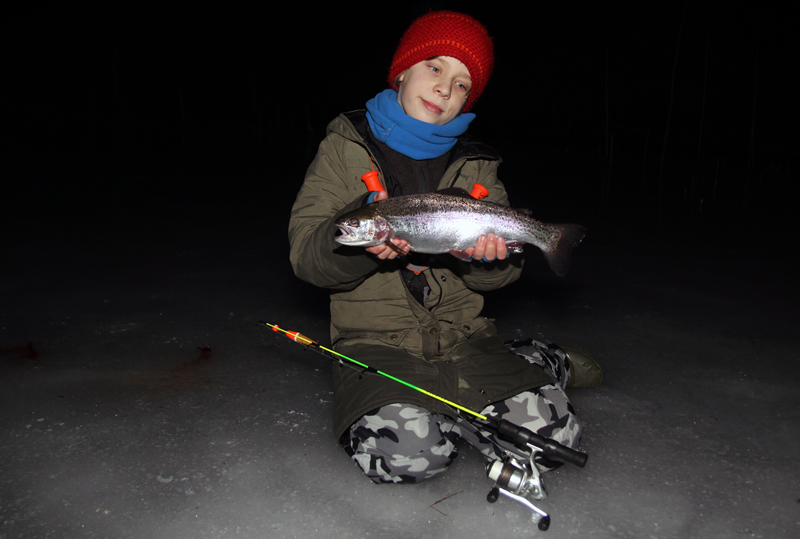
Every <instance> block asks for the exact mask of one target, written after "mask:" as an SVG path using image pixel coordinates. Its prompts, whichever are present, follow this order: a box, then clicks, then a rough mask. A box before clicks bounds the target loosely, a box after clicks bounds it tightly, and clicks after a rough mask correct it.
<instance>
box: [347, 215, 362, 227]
mask: <svg viewBox="0 0 800 539" xmlns="http://www.w3.org/2000/svg"><path fill="white" fill-rule="evenodd" d="M347 224H348V225H350V226H352V227H357V226H358V225H360V224H361V223H360V222H359V221H358V219H356V218H355V217H354V218H353V219H350V220H348V221H347Z"/></svg>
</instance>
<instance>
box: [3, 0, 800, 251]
mask: <svg viewBox="0 0 800 539" xmlns="http://www.w3.org/2000/svg"><path fill="white" fill-rule="evenodd" d="M777 5H778V4H777V3H776V4H775V5H771V4H769V3H763V2H752V3H739V4H730V3H724V2H686V3H685V5H683V4H681V3H680V2H679V3H674V2H657V3H641V2H597V3H589V2H587V3H578V4H574V3H558V4H555V3H537V4H535V5H533V4H529V5H528V6H527V7H524V8H516V9H515V8H510V7H508V6H506V5H500V6H498V7H494V6H492V5H490V3H486V2H480V3H479V2H466V3H447V2H444V3H438V4H436V3H432V4H427V3H421V4H416V5H408V6H406V5H403V6H398V7H396V8H395V9H394V10H393V11H392V16H391V17H389V16H387V10H386V9H385V8H384V9H383V10H377V9H375V8H374V7H373V8H361V9H359V8H347V7H345V6H344V5H335V6H330V5H329V6H326V7H322V8H314V9H311V10H309V9H308V8H306V7H298V8H291V7H287V6H285V5H282V6H281V7H277V8H268V7H266V6H265V5H260V6H257V7H235V6H222V5H216V6H215V5H207V6H205V7H200V6H191V5H189V4H180V5H175V4H169V3H167V4H165V5H163V6H161V7H159V8H158V9H152V8H151V9H145V8H144V7H142V6H141V5H138V4H134V3H125V4H121V5H114V6H111V5H109V6H105V7H102V8H94V9H89V8H84V9H80V8H75V7H72V6H67V5H66V4H59V5H53V6H50V7H48V8H42V7H40V8H34V7H28V8H22V9H21V10H19V12H18V13H17V14H16V16H14V17H13V18H9V19H8V20H7V21H6V25H10V26H11V27H12V28H11V29H10V32H9V33H8V34H7V37H8V38H9V40H8V43H9V45H8V47H7V48H6V54H5V57H6V58H5V62H4V64H5V68H4V71H5V74H6V77H5V79H6V83H5V84H4V92H5V97H4V99H3V102H4V108H5V112H4V113H3V118H4V119H3V124H4V130H5V133H6V136H5V140H6V142H5V143H4V145H3V146H4V147H3V151H4V153H5V158H4V160H3V161H4V164H3V169H4V170H3V176H4V177H5V178H6V181H5V182H4V183H5V184H6V186H7V187H6V190H7V193H10V194H11V197H8V196H7V197H5V200H6V204H9V205H11V206H12V208H13V209H16V210H18V211H22V212H23V213H24V214H25V215H32V214H35V215H36V216H37V218H38V219H45V220H47V219H50V218H53V216H55V215H58V220H59V221H60V222H61V223H62V224H63V219H64V218H66V220H71V219H72V218H75V217H78V218H80V219H88V220H89V221H94V222H96V220H95V218H97V219H101V218H102V212H103V207H104V205H107V203H113V202H114V201H115V200H116V198H118V197H119V196H121V193H125V194H126V196H128V197H134V200H135V203H136V204H144V205H150V204H152V205H154V206H155V207H156V208H154V211H157V208H158V207H160V205H163V204H164V203H165V202H166V201H168V200H170V199H182V200H186V199H191V200H196V201H197V204H198V206H196V209H197V210H198V211H208V212H219V211H221V210H231V211H234V213H236V214H238V215H241V214H242V213H243V212H244V213H247V214H248V215H255V214H257V213H262V212H265V211H269V214H270V215H271V216H274V215H276V214H275V208H276V207H277V208H278V209H279V211H281V212H285V211H286V210H287V208H288V205H289V204H290V203H291V201H292V199H293V197H294V194H295V193H296V191H297V188H298V186H299V184H300V182H301V181H302V176H303V173H304V171H305V167H306V166H307V165H308V163H309V162H310V160H311V159H312V157H313V154H314V152H315V151H316V146H317V144H318V143H319V141H320V140H321V138H322V137H323V136H324V129H325V126H326V124H327V122H328V121H330V120H331V119H332V118H333V117H334V116H335V115H336V114H338V113H339V112H342V111H346V110H352V109H355V108H361V107H363V105H364V102H365V101H366V100H367V99H369V98H370V97H372V96H373V95H374V94H375V93H377V92H378V91H380V90H381V89H383V88H384V85H385V83H384V79H385V75H386V72H387V70H388V63H389V61H390V59H391V55H392V53H393V51H394V48H395V47H396V44H397V41H398V40H399V37H400V35H401V34H402V31H403V30H404V29H405V28H406V27H407V25H408V24H409V21H411V20H413V18H414V17H415V16H417V15H419V14H420V13H423V12H425V11H426V10H427V9H428V8H429V7H430V6H432V7H435V8H450V9H457V10H458V9H460V10H463V11H465V12H468V13H470V14H472V15H474V16H476V17H477V18H478V19H479V20H481V21H482V22H484V24H485V25H486V26H487V27H488V29H489V30H490V32H491V34H492V35H493V37H494V40H495V46H496V56H497V63H496V69H495V75H494V77H493V79H492V81H491V83H490V84H489V86H488V89H487V91H486V92H485V95H484V96H483V97H482V98H481V100H480V102H479V104H478V106H477V107H476V109H475V112H476V113H477V115H478V118H477V120H476V121H475V122H474V123H473V127H472V129H474V131H475V132H477V133H479V134H480V135H481V136H482V138H484V140H486V141H487V142H489V143H490V144H492V145H494V146H495V147H497V149H498V150H499V151H500V152H501V154H502V155H503V156H504V160H505V161H504V165H503V167H502V168H501V178H502V179H503V180H504V181H505V183H506V184H507V186H508V189H509V191H510V193H511V197H512V201H513V202H514V203H516V204H517V205H522V206H527V207H530V208H531V209H532V210H534V215H537V216H539V217H540V218H542V219H559V220H561V219H569V220H579V221H581V222H584V223H586V224H588V225H590V226H593V225H594V226H596V225H598V224H603V225H605V224H613V225H618V226H622V227H623V229H627V230H636V231H638V232H642V231H645V232H646V233H647V235H648V239H647V241H653V239H654V238H655V237H656V236H654V234H658V235H659V236H658V237H659V238H663V237H665V236H667V237H670V238H687V237H689V238H692V240H693V241H713V242H714V243H722V244H737V243H740V242H742V241H748V242H752V241H758V242H763V241H767V242H768V243H771V240H773V239H779V240H784V239H786V237H787V236H786V232H787V231H786V229H785V228H784V227H783V226H782V223H783V222H784V221H783V219H784V218H785V217H786V216H787V215H788V214H789V213H790V212H791V211H792V210H793V207H794V201H795V200H796V198H797V194H798V187H797V182H796V178H797V171H796V165H795V163H793V162H791V161H790V157H793V156H795V155H796V153H797V150H798V140H800V138H799V137H798V130H797V128H796V125H795V120H796V107H795V103H794V99H793V98H792V96H790V92H791V91H792V90H791V89H792V87H793V85H792V84H791V83H790V81H791V80H793V79H794V71H795V69H794V68H793V67H792V66H796V62H797V54H796V51H797V39H796V36H795V34H796V33H795V32H794V31H793V21H795V19H794V17H793V15H794V13H793V12H791V11H790V10H788V9H784V8H778V7H776V6H777ZM115 197H116V198H115ZM48 200H49V202H48ZM82 204H83V206H82ZM53 205H55V207H53ZM112 205H113V204H112ZM62 212H64V213H62ZM253 212H255V213H253ZM280 215H285V213H281V214H280ZM270 224H271V225H272V226H274V227H275V233H276V234H277V233H278V232H279V230H280V231H281V232H282V229H283V228H284V226H283V225H284V224H285V223H283V222H281V223H277V222H273V221H270ZM590 238H591V236H590ZM776 244H780V242H776Z"/></svg>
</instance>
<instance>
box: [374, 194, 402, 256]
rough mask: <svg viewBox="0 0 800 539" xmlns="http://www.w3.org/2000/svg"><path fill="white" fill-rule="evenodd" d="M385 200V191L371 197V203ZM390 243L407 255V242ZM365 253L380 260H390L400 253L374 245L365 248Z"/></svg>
mask: <svg viewBox="0 0 800 539" xmlns="http://www.w3.org/2000/svg"><path fill="white" fill-rule="evenodd" d="M387 198H389V193H387V192H386V191H376V192H375V196H374V197H372V201H373V202H380V201H381V200H386V199H387ZM391 241H392V244H394V245H395V246H396V247H397V248H398V249H400V250H401V251H403V254H404V255H407V254H408V249H407V247H408V241H406V240H400V239H394V238H393V239H392V240H391ZM367 252H368V253H371V254H373V255H375V256H377V257H378V258H380V259H381V260H392V259H394V258H397V257H398V256H400V253H398V252H397V251H396V250H395V249H392V248H391V247H389V246H388V245H375V246H374V247H367Z"/></svg>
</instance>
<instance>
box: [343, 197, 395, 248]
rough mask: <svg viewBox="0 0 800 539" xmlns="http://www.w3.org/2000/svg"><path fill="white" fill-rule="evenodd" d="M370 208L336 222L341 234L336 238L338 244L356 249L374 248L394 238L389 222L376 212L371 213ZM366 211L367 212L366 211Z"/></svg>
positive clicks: (360, 209)
mask: <svg viewBox="0 0 800 539" xmlns="http://www.w3.org/2000/svg"><path fill="white" fill-rule="evenodd" d="M368 206H372V204H369V205H368ZM368 206H365V207H364V208H359V209H357V210H354V211H352V212H350V213H346V214H345V215H343V216H342V217H340V218H339V219H338V220H337V221H336V226H337V227H339V231H340V232H341V234H340V235H338V236H336V237H335V238H334V239H335V240H336V241H337V242H338V243H341V244H342V245H352V246H355V247H372V246H373V245H380V244H381V243H385V242H386V241H387V240H388V239H390V238H391V237H392V227H391V225H389V222H388V221H387V220H386V219H385V218H383V217H382V216H381V215H379V214H377V213H375V212H374V211H369V209H368ZM365 209H367V211H364V210H365Z"/></svg>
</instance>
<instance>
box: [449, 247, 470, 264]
mask: <svg viewBox="0 0 800 539" xmlns="http://www.w3.org/2000/svg"><path fill="white" fill-rule="evenodd" d="M448 252H449V253H450V254H451V255H453V256H454V257H456V258H457V259H459V260H463V261H464V262H471V261H472V256H470V255H468V254H467V253H466V252H464V251H457V250H456V249H450V250H449V251H448Z"/></svg>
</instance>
